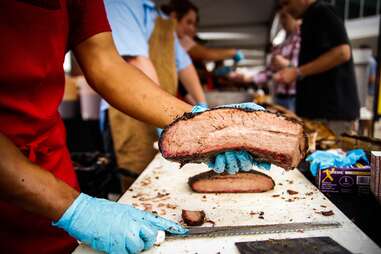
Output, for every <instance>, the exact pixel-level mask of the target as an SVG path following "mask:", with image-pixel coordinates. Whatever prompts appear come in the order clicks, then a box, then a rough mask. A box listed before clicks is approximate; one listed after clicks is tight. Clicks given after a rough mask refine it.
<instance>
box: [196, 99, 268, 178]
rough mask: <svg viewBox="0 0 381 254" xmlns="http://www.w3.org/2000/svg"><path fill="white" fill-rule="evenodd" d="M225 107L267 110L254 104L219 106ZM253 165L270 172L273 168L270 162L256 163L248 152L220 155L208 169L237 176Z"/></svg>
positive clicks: (197, 109) (229, 152)
mask: <svg viewBox="0 0 381 254" xmlns="http://www.w3.org/2000/svg"><path fill="white" fill-rule="evenodd" d="M224 107H229V108H230V107H233V108H244V109H251V110H265V109H264V108H263V107H262V106H259V105H257V104H255V103H252V102H247V103H240V104H228V105H222V106H219V108H224ZM205 110H207V108H204V107H200V106H197V105H196V106H195V107H194V108H193V109H192V113H198V112H203V111H205ZM253 165H255V166H257V167H259V168H261V169H265V170H269V169H270V167H271V164H270V163H268V162H257V161H255V160H254V159H253V156H252V155H251V154H250V153H248V152H246V151H227V152H223V153H219V154H217V155H216V157H215V159H214V160H212V161H210V162H209V163H208V167H209V168H212V169H213V170H214V171H215V172H216V173H223V172H225V171H226V172H227V173H229V174H235V173H237V172H238V171H250V170H251V169H252V167H253Z"/></svg>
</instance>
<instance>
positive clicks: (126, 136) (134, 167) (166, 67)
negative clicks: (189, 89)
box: [108, 17, 177, 188]
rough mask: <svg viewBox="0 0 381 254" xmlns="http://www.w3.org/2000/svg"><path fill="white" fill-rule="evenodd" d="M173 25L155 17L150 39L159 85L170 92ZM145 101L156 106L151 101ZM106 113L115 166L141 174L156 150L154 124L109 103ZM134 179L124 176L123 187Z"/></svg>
mask: <svg viewBox="0 0 381 254" xmlns="http://www.w3.org/2000/svg"><path fill="white" fill-rule="evenodd" d="M175 25H176V23H175V21H173V20H165V19H162V18H161V17H158V18H157V19H156V22H155V28H154V30H153V32H152V35H151V37H150V39H149V56H150V60H151V61H152V63H153V65H154V67H155V69H156V72H157V75H158V78H159V82H160V87H162V89H164V90H165V91H167V92H169V93H170V94H172V95H175V94H176V92H177V73H176V60H175V47H174V34H175ZM147 103H150V104H151V106H152V107H155V104H154V102H152V101H150V102H149V101H147ZM108 117H109V123H110V129H111V134H112V139H113V143H114V150H115V156H116V161H117V164H118V167H119V168H123V169H125V170H127V171H129V173H133V174H135V175H138V174H140V173H141V172H142V171H143V170H144V169H145V168H146V166H147V165H148V164H149V163H150V161H151V160H152V159H153V157H154V156H155V154H156V153H157V151H155V150H154V148H153V143H154V142H155V141H156V140H157V134H156V130H155V127H154V126H152V125H148V124H145V123H143V122H140V121H138V120H136V119H134V118H132V117H129V116H127V115H126V114H124V113H122V112H120V111H118V110H117V109H115V108H113V107H111V106H110V108H109V113H108ZM133 180H134V179H131V178H130V179H129V178H125V179H124V187H125V188H127V187H128V186H129V185H130V184H131V183H132V181H133Z"/></svg>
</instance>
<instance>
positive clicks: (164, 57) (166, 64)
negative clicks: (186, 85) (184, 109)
mask: <svg viewBox="0 0 381 254" xmlns="http://www.w3.org/2000/svg"><path fill="white" fill-rule="evenodd" d="M175 29H176V21H175V20H173V19H163V18H161V17H157V18H156V23H155V28H154V30H153V32H152V34H151V37H150V39H149V57H150V59H151V61H152V63H153V65H154V66H155V69H156V73H157V75H158V77H159V82H160V87H161V88H162V89H163V90H165V91H166V92H168V93H170V94H172V95H176V94H177V72H176V56H175Z"/></svg>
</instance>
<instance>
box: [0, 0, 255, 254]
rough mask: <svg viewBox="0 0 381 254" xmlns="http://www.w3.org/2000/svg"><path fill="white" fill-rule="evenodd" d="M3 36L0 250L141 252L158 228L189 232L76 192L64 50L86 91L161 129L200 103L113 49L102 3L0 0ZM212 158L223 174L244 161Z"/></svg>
mask: <svg viewBox="0 0 381 254" xmlns="http://www.w3.org/2000/svg"><path fill="white" fill-rule="evenodd" d="M129 1H130V0H129ZM0 32H1V35H2V37H1V40H0V66H1V69H0V154H1V159H0V253H12V254H13V253H16V254H17V253H39V254H44V253H71V251H73V249H74V248H75V246H76V245H77V242H76V240H75V239H77V240H79V241H81V242H83V243H85V244H88V245H90V246H91V247H92V248H94V249H96V250H99V251H103V252H106V253H118V254H119V253H122V254H123V253H139V252H141V251H143V250H146V249H148V248H150V247H152V246H153V244H154V242H155V240H156V236H157V233H158V231H168V232H170V233H173V234H185V233H187V230H186V229H184V228H183V227H181V226H180V225H179V224H177V223H175V222H172V221H169V220H166V219H164V218H161V217H159V216H157V215H153V214H151V213H148V212H145V211H142V210H139V209H136V208H134V207H132V206H129V205H124V204H118V203H115V202H111V201H108V200H104V199H98V198H92V197H90V196H88V195H86V194H83V193H79V192H78V183H77V180H76V177H75V174H74V171H73V166H72V164H71V161H70V157H69V153H68V150H67V148H66V144H65V130H64V126H63V123H62V120H61V119H60V117H59V115H58V113H57V108H58V105H59V103H60V101H61V99H62V96H63V91H64V72H63V61H64V55H65V53H66V52H67V51H68V50H69V49H70V50H73V52H74V54H75V56H76V59H77V60H78V62H79V63H80V65H81V68H82V70H83V72H84V74H85V76H86V79H87V81H88V82H89V84H90V85H91V86H92V88H94V90H96V91H97V92H98V93H99V94H100V95H101V96H102V97H104V98H105V99H106V100H107V101H108V102H109V103H110V104H111V105H112V106H114V107H115V108H117V109H118V110H120V111H122V112H124V113H126V114H128V115H130V116H132V117H134V118H136V119H139V120H141V121H145V122H147V123H150V124H153V125H155V126H157V127H160V128H162V127H164V126H166V125H169V124H170V123H171V122H173V121H174V119H175V118H176V117H177V116H179V115H182V114H184V113H185V112H190V111H195V112H196V111H197V107H198V106H196V107H195V108H192V106H190V105H188V104H186V103H184V102H182V101H180V100H178V99H176V98H175V97H173V96H171V95H170V94H167V93H166V92H164V91H163V90H161V89H160V88H159V87H158V86H157V85H156V84H155V83H153V82H152V81H151V80H150V79H149V78H147V76H145V75H144V74H143V73H141V72H140V71H138V70H137V69H136V68H134V67H133V66H131V65H129V64H128V63H126V62H125V61H124V60H123V59H122V58H121V57H120V56H119V55H118V53H117V51H116V48H115V46H114V43H113V41H112V36H111V32H110V28H109V25H108V21H107V19H106V16H105V11H104V6H103V1H102V0H7V1H0ZM152 102H154V105H153V104H152ZM246 106H247V105H244V107H246ZM249 106H250V107H254V106H255V105H249ZM202 110H205V109H204V108H203V109H202ZM218 156H219V158H220V159H219V160H218V159H216V161H220V162H223V163H222V164H223V165H224V167H219V170H220V172H222V171H224V169H225V166H226V168H227V169H229V168H231V167H232V166H231V165H235V168H237V165H244V163H243V162H242V161H239V160H238V157H237V159H236V155H235V152H233V151H232V152H230V156H229V158H227V157H226V158H225V157H224V153H222V154H219V155H218ZM217 164H219V165H220V164H221V163H216V165H217ZM222 164H221V165H222ZM246 164H247V163H246ZM229 165H230V166H229ZM237 169H238V168H237ZM61 229H63V230H61ZM71 236H72V237H73V238H72V237H71Z"/></svg>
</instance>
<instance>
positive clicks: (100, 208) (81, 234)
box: [53, 193, 188, 254]
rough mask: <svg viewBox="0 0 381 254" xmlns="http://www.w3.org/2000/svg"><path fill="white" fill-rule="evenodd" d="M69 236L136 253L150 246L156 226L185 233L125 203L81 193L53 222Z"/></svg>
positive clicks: (98, 247)
mask: <svg viewBox="0 0 381 254" xmlns="http://www.w3.org/2000/svg"><path fill="white" fill-rule="evenodd" d="M53 225H54V226H57V227H60V228H62V229H64V230H65V231H67V232H68V233H69V234H70V235H71V236H73V237H74V238H76V239H78V240H79V241H82V242H84V243H86V244H88V245H90V246H91V247H92V248H94V249H96V250H98V251H104V252H106V253H115V254H117V253H118V254H123V253H126V254H127V253H128V254H131V253H139V252H141V251H143V250H147V249H149V248H151V247H152V245H153V244H154V243H155V241H156V235H157V232H158V230H163V231H164V230H165V231H168V232H170V233H174V234H186V233H187V232H188V230H187V229H184V228H183V227H181V226H180V225H179V224H177V223H175V222H172V221H169V220H166V219H164V218H161V217H159V216H156V215H154V214H152V213H148V212H145V211H142V210H139V209H136V208H133V207H132V206H129V205H123V204H118V203H115V202H111V201H108V200H105V199H99V198H93V197H90V196H88V195H86V194H83V193H81V194H80V195H79V196H78V197H77V199H76V200H75V201H74V202H73V204H72V205H71V206H70V207H69V208H68V209H67V210H66V212H65V213H64V215H63V216H62V217H61V218H60V219H59V220H58V221H57V222H54V223H53Z"/></svg>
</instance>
